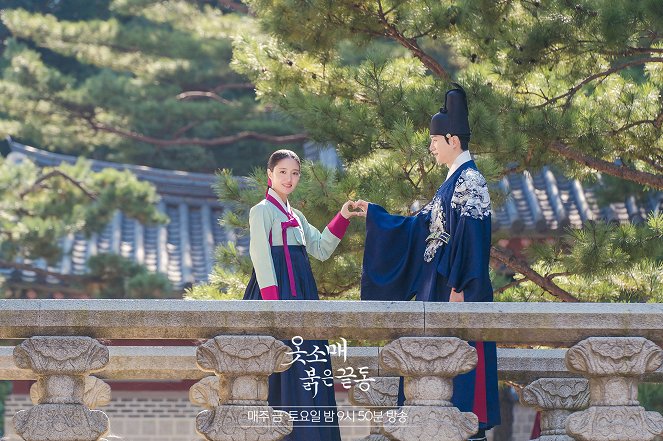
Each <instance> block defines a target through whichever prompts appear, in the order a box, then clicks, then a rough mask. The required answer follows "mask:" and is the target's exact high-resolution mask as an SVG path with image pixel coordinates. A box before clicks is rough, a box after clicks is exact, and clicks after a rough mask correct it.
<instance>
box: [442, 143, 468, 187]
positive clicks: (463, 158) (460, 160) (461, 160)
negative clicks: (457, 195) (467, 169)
mask: <svg viewBox="0 0 663 441" xmlns="http://www.w3.org/2000/svg"><path fill="white" fill-rule="evenodd" d="M471 160H472V155H471V154H470V151H469V150H463V153H461V154H460V155H458V156H456V159H454V162H453V164H451V167H449V172H448V173H447V178H446V179H445V181H446V180H447V179H449V177H450V176H451V175H453V174H454V172H455V171H456V170H458V167H460V166H461V165H463V164H465V163H466V162H468V161H471Z"/></svg>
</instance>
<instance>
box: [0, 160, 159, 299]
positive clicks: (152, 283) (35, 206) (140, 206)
mask: <svg viewBox="0 0 663 441" xmlns="http://www.w3.org/2000/svg"><path fill="white" fill-rule="evenodd" d="M157 202H158V196H157V193H156V191H155V189H154V187H153V186H152V185H151V184H149V183H146V182H141V181H138V179H136V177H135V176H134V175H133V174H131V173H130V172H128V171H118V170H115V169H104V170H102V171H99V172H93V171H92V170H91V169H90V167H89V164H88V163H87V162H86V161H84V160H79V161H78V162H77V163H76V164H73V165H72V164H62V165H59V166H57V167H44V168H38V167H37V166H35V165H34V164H33V163H32V162H30V161H29V160H27V159H24V160H17V159H16V158H15V157H13V156H12V157H11V159H4V158H0V266H2V267H4V268H11V267H15V266H14V265H15V262H16V261H23V262H26V264H28V265H29V262H34V261H38V260H40V259H43V260H44V261H45V262H46V263H48V264H55V263H56V262H57V261H58V260H60V259H61V258H62V248H61V247H60V240H61V238H63V237H66V236H67V235H73V234H76V233H79V232H82V233H84V234H86V235H88V236H89V235H90V234H92V233H99V232H101V231H102V230H103V228H104V227H105V226H106V225H107V224H108V223H109V222H110V221H111V219H112V217H113V216H114V214H115V212H116V211H117V210H120V209H121V210H122V211H123V212H124V214H125V215H127V216H129V217H133V218H135V219H137V220H138V221H140V222H141V223H143V224H146V225H153V224H158V223H165V222H167V221H168V219H167V217H166V216H165V215H163V214H162V213H160V212H159V211H158V210H157V208H156V204H157ZM88 264H89V269H90V274H86V275H83V276H71V275H69V276H65V278H67V284H68V285H71V286H72V287H74V288H78V289H80V290H81V291H85V292H88V293H90V294H92V295H95V296H101V297H111V298H125V297H131V298H138V297H140V298H145V297H147V298H155V297H162V296H163V295H166V294H169V293H170V292H171V291H172V287H171V286H170V283H169V282H168V280H167V279H166V278H165V276H163V275H157V274H151V273H148V272H147V270H146V269H145V267H143V266H140V265H137V264H135V263H133V262H131V261H130V260H128V259H125V258H123V257H120V256H116V255H98V256H94V257H92V258H90V260H89V261H88ZM15 268H16V267H15ZM69 279H72V280H69ZM4 282H5V281H3V283H4ZM54 289H57V288H56V287H54Z"/></svg>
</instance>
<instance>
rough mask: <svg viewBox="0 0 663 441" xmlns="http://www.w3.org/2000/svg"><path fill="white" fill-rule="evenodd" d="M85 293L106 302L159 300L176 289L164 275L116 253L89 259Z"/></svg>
mask: <svg viewBox="0 0 663 441" xmlns="http://www.w3.org/2000/svg"><path fill="white" fill-rule="evenodd" d="M88 267H89V269H90V271H89V273H88V274H87V275H86V277H85V279H86V280H87V283H85V288H86V289H85V291H86V292H87V293H88V294H90V295H91V296H93V297H97V298H103V299H159V298H163V297H168V296H169V295H170V294H171V292H172V290H173V288H172V286H171V284H170V282H169V280H168V278H167V277H166V276H164V275H163V274H157V273H150V272H148V271H147V269H146V268H145V267H144V266H143V265H139V264H137V263H135V262H133V261H131V260H130V259H127V258H125V257H122V256H120V255H117V254H98V255H96V256H92V257H91V258H90V259H89V260H88Z"/></svg>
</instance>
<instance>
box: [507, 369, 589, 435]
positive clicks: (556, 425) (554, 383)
mask: <svg viewBox="0 0 663 441" xmlns="http://www.w3.org/2000/svg"><path fill="white" fill-rule="evenodd" d="M520 401H521V402H522V403H523V404H524V405H526V406H531V407H534V408H536V409H537V410H540V411H541V436H540V437H539V438H537V440H538V441H574V440H573V438H571V437H570V436H568V435H567V434H566V419H567V418H568V416H569V415H570V414H571V412H574V411H577V410H582V409H585V408H586V407H587V406H588V405H589V382H588V381H587V380H585V379H584V378H542V379H540V380H536V381H534V382H532V383H531V384H530V385H529V386H527V387H526V388H524V389H523V391H522V393H521V396H520Z"/></svg>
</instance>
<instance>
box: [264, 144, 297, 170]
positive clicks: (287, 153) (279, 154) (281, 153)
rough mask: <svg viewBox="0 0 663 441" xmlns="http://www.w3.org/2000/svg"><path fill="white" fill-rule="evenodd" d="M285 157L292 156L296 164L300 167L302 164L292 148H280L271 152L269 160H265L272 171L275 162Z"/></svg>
mask: <svg viewBox="0 0 663 441" xmlns="http://www.w3.org/2000/svg"><path fill="white" fill-rule="evenodd" d="M286 158H292V159H294V160H295V161H297V164H299V166H300V167H301V166H302V161H300V160H299V156H297V153H295V152H293V151H292V150H286V149H282V150H277V151H275V152H274V153H272V155H271V156H270V157H269V161H267V168H268V169H270V170H271V171H274V167H276V164H278V163H279V161H280V160H281V159H286Z"/></svg>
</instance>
